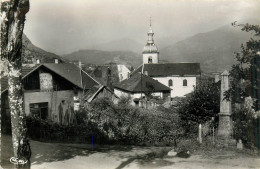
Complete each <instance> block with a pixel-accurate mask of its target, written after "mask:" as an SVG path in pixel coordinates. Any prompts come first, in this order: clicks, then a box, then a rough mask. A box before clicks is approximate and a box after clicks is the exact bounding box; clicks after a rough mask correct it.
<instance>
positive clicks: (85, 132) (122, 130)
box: [27, 98, 182, 145]
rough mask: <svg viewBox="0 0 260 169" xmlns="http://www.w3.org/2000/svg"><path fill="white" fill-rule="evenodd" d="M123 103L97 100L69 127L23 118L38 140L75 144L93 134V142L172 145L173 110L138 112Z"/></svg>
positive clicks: (177, 132) (175, 126) (176, 134)
mask: <svg viewBox="0 0 260 169" xmlns="http://www.w3.org/2000/svg"><path fill="white" fill-rule="evenodd" d="M126 103H127V99H125V100H122V101H121V102H120V104H119V105H114V104H113V102H111V101H110V100H109V99H108V98H98V99H96V100H95V101H94V102H92V103H91V104H90V106H89V107H86V108H82V109H81V110H80V111H78V112H76V119H77V125H70V126H65V125H62V124H58V123H55V122H52V121H48V120H42V119H39V118H35V117H27V127H28V134H29V136H30V137H31V138H32V139H35V140H40V141H55V142H78V143H91V141H92V135H94V137H95V138H94V141H95V143H101V144H127V145H172V144H174V143H176V140H177V139H178V138H179V137H180V135H182V128H181V127H179V125H178V121H179V117H178V115H177V114H176V113H175V112H174V111H173V110H171V109H166V108H163V107H159V108H158V109H154V110H147V109H140V108H136V107H132V106H130V105H128V104H126ZM123 105H124V106H123Z"/></svg>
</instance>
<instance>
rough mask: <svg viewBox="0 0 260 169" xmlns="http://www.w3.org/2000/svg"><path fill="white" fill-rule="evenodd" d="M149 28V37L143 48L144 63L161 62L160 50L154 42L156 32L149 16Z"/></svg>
mask: <svg viewBox="0 0 260 169" xmlns="http://www.w3.org/2000/svg"><path fill="white" fill-rule="evenodd" d="M149 25H150V27H149V30H148V32H147V35H148V39H147V43H146V45H145V46H144V49H143V63H158V62H159V52H158V49H157V47H156V45H155V44H154V40H153V35H154V32H153V30H152V18H151V17H150V18H149Z"/></svg>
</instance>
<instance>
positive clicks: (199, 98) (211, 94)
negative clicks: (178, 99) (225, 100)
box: [178, 81, 220, 133]
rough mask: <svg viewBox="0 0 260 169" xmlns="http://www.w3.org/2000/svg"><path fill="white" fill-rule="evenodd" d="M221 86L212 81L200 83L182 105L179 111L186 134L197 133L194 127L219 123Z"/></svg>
mask: <svg viewBox="0 0 260 169" xmlns="http://www.w3.org/2000/svg"><path fill="white" fill-rule="evenodd" d="M219 96H220V85H219V82H218V83H213V82H210V81H200V82H199V83H198V85H197V86H196V87H195V89H194V91H193V92H192V93H190V94H189V95H188V96H187V97H186V98H185V100H184V101H183V102H182V103H181V104H180V106H179V108H178V111H179V114H180V119H181V121H180V122H181V124H182V126H183V128H184V129H185V130H186V133H190V132H195V130H196V131H197V128H196V127H195V128H194V126H196V125H198V124H200V123H205V122H207V121H210V120H211V119H212V117H214V119H215V121H217V117H218V113H219V105H220V97H219Z"/></svg>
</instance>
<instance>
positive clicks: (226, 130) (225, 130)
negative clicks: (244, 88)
mask: <svg viewBox="0 0 260 169" xmlns="http://www.w3.org/2000/svg"><path fill="white" fill-rule="evenodd" d="M228 89H229V73H228V71H227V70H225V71H224V72H223V73H222V74H221V91H220V113H219V114H218V115H219V123H218V133H217V135H218V138H219V139H221V140H227V139H231V133H232V126H231V119H230V116H231V102H230V101H227V100H226V99H224V93H225V92H226V91H227V90H228Z"/></svg>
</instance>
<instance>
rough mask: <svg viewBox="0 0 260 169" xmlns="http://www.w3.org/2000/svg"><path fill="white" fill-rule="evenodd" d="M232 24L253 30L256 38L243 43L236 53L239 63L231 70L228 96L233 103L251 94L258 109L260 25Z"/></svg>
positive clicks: (247, 30) (241, 100) (243, 29)
mask: <svg viewBox="0 0 260 169" xmlns="http://www.w3.org/2000/svg"><path fill="white" fill-rule="evenodd" d="M232 25H233V26H240V27H241V28H242V29H241V30H242V31H246V32H251V33H252V34H253V35H254V38H251V39H250V40H249V41H248V42H246V43H245V44H242V45H241V52H240V53H235V56H236V60H237V63H236V64H234V65H233V66H232V69H231V71H230V76H231V78H232V81H231V88H230V90H229V91H227V92H226V98H227V99H231V100H232V102H233V103H243V102H244V100H245V98H246V97H248V96H251V97H252V98H254V99H255V101H254V105H255V109H256V110H258V109H259V108H260V105H259V104H260V101H257V99H259V96H258V94H257V93H259V90H260V89H259V84H260V69H259V68H260V56H259V51H260V40H259V36H260V27H259V25H250V24H237V23H236V22H235V23H233V24H232ZM257 97H258V98H257ZM257 102H258V103H257Z"/></svg>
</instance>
